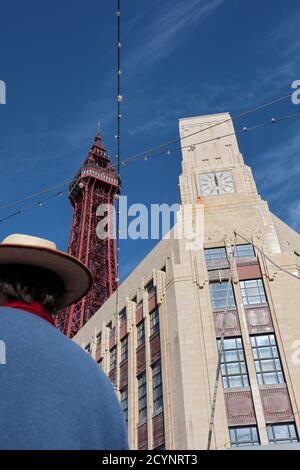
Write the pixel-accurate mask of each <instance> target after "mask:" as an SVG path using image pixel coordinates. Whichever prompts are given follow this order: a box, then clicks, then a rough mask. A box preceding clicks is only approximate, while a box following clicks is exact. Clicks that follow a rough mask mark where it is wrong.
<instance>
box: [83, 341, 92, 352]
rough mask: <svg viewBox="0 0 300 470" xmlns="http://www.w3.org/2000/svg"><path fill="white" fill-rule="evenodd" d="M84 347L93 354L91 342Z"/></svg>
mask: <svg viewBox="0 0 300 470" xmlns="http://www.w3.org/2000/svg"><path fill="white" fill-rule="evenodd" d="M84 349H85V350H86V352H87V353H88V354H91V343H88V344H87V345H86V346H85V348H84Z"/></svg>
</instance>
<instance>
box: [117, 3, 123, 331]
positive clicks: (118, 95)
mask: <svg viewBox="0 0 300 470" xmlns="http://www.w3.org/2000/svg"><path fill="white" fill-rule="evenodd" d="M121 47H122V44H121V1H120V0H117V51H118V52H117V134H116V140H117V155H116V157H117V175H118V178H119V181H120V188H121V180H120V161H121V139H120V137H121V136H120V134H121V118H122V113H121V103H122V101H123V96H122V95H121V75H122V70H121ZM120 192H121V189H120ZM119 254H120V205H119V194H117V195H116V260H117V273H116V275H117V277H116V283H117V288H116V304H115V334H116V336H117V335H118V318H119V284H120V279H119V260H120V256H119Z"/></svg>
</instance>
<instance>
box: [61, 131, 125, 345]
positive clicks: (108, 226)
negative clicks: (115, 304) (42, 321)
mask: <svg viewBox="0 0 300 470" xmlns="http://www.w3.org/2000/svg"><path fill="white" fill-rule="evenodd" d="M119 189H120V181H119V178H118V175H117V174H116V170H115V168H114V167H113V166H112V165H111V162H110V159H109V157H108V155H107V152H106V149H105V148H104V146H103V144H102V140H101V136H100V134H99V133H97V134H96V137H95V141H94V143H93V145H92V148H91V150H90V151H89V153H88V156H87V158H86V160H85V162H84V164H83V165H82V167H81V168H80V170H79V172H78V173H77V175H76V176H75V178H74V179H73V181H72V183H71V184H70V186H69V199H70V201H71V204H72V207H73V216H72V225H71V231H70V238H69V247H68V252H69V253H70V254H71V255H73V256H75V257H76V258H78V259H79V260H80V261H82V262H83V263H84V264H85V265H86V266H87V267H88V268H89V269H90V271H91V273H92V275H93V287H92V289H91V291H90V292H89V293H88V295H87V296H86V297H85V298H84V299H83V300H81V301H79V302H77V303H76V304H74V305H71V306H70V307H68V308H66V309H65V310H63V311H61V312H60V313H59V315H58V316H57V326H58V327H59V328H60V330H61V331H62V332H63V333H64V334H66V335H67V336H69V337H72V336H74V335H75V334H76V333H77V331H78V330H79V329H80V328H82V326H83V325H84V324H85V323H86V322H87V321H88V320H89V319H90V318H91V316H92V315H93V314H94V313H95V312H96V311H97V310H98V309H99V308H100V307H101V305H102V304H103V303H104V302H105V301H106V300H107V299H108V297H110V296H111V294H112V293H113V292H114V290H115V289H116V288H117V285H118V279H117V275H118V273H117V271H118V269H117V256H116V240H115V237H112V236H110V234H112V233H114V232H115V227H114V224H115V219H114V217H113V213H112V211H111V210H110V209H111V208H112V207H113V206H114V203H115V200H116V197H117V195H118V194H119ZM100 205H102V207H104V208H105V207H107V208H108V209H107V211H104V212H103V210H102V211H100V212H99V209H98V208H99V206H100ZM109 208H110V209H109ZM97 210H98V211H97ZM98 214H99V215H98ZM101 221H102V225H103V226H104V228H105V231H107V235H108V236H107V237H100V238H99V235H98V234H97V225H98V224H99V222H101Z"/></svg>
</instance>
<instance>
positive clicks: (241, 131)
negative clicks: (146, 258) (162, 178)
mask: <svg viewBox="0 0 300 470" xmlns="http://www.w3.org/2000/svg"><path fill="white" fill-rule="evenodd" d="M296 117H300V113H294V114H290V115H287V116H282V117H280V118H274V117H272V118H271V119H268V120H267V121H266V122H263V123H260V124H257V125H254V126H252V127H246V126H244V127H242V128H241V129H239V130H237V131H236V132H232V133H229V134H224V135H223V136H219V137H214V138H211V139H206V140H202V141H199V142H196V143H193V144H192V145H193V146H195V147H196V146H198V145H203V144H205V143H207V142H211V141H215V140H220V139H223V138H226V137H230V136H233V135H238V134H249V133H251V132H252V131H255V130H258V129H261V128H263V127H266V126H271V125H274V124H276V123H277V124H279V123H280V122H284V121H286V120H288V119H293V118H296ZM192 145H191V144H189V145H186V146H183V147H178V148H176V149H172V150H168V151H167V152H160V153H157V154H153V155H149V157H147V158H145V157H139V158H138V159H137V158H136V159H135V160H132V159H130V161H125V162H126V163H132V162H134V161H137V160H144V161H147V160H148V159H150V158H154V157H159V156H166V155H167V156H170V155H171V154H172V153H175V152H177V151H181V150H183V149H186V148H191V146H192ZM123 162H124V160H123ZM121 164H122V162H121ZM70 182H71V181H70ZM70 182H66V183H62V184H61V185H59V186H58V187H63V186H67V185H68V184H70ZM54 188H56V187H54ZM54 188H53V187H50V188H46V189H45V190H43V191H41V192H39V193H33V194H31V195H28V196H27V197H25V198H23V199H20V200H17V201H14V202H11V203H10V204H7V205H6V206H1V207H0V210H3V209H5V208H8V207H14V206H16V205H18V204H20V203H22V202H23V201H28V200H30V199H33V198H34V197H36V196H37V195H39V194H45V193H48V192H50V191H51V190H53V189H54ZM55 194H56V193H55ZM44 202H45V201H44ZM117 203H118V200H117ZM36 204H37V203H36V202H35V203H33V204H32V206H31V207H34V206H36ZM117 209H118V207H117ZM116 212H117V215H119V214H118V212H119V210H117V211H116ZM22 213H23V210H22V209H20V210H17V211H16V212H14V213H12V214H10V215H9V216H7V217H5V218H2V219H0V222H2V221H5V220H6V219H9V218H11V217H14V216H17V215H21V214H22ZM117 220H118V218H117ZM116 232H117V236H118V235H119V234H118V232H119V230H118V229H117V230H116ZM117 254H118V250H117Z"/></svg>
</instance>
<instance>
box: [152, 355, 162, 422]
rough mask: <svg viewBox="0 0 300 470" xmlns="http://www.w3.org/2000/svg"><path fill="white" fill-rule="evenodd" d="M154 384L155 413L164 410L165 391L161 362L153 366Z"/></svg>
mask: <svg viewBox="0 0 300 470" xmlns="http://www.w3.org/2000/svg"><path fill="white" fill-rule="evenodd" d="M152 383H153V412H154V413H156V412H157V411H159V410H161V409H162V408H163V389H162V376H161V362H160V361H158V362H156V363H155V364H153V366H152Z"/></svg>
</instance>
